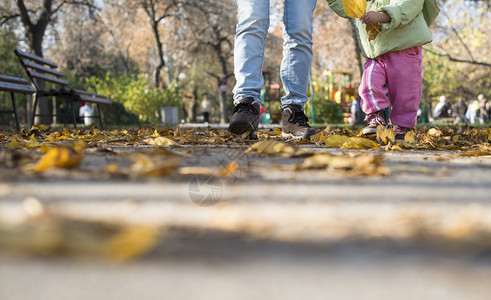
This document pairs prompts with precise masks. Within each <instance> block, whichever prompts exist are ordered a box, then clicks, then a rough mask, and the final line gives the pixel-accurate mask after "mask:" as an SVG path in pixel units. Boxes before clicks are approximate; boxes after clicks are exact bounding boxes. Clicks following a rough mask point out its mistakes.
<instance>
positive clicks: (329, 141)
mask: <svg viewBox="0 0 491 300" xmlns="http://www.w3.org/2000/svg"><path fill="white" fill-rule="evenodd" d="M348 139H349V137H348V136H346V135H338V134H334V135H331V136H329V137H327V138H326V139H324V144H326V146H327V147H340V146H342V145H343V144H344V143H345V142H346V141H347V140H348Z"/></svg>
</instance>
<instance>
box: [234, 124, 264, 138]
mask: <svg viewBox="0 0 491 300" xmlns="http://www.w3.org/2000/svg"><path fill="white" fill-rule="evenodd" d="M228 131H229V132H231V133H233V134H237V135H240V134H244V133H246V132H248V131H250V134H249V136H248V137H249V139H251V140H257V139H258V137H257V133H256V132H255V131H254V126H253V125H252V124H251V123H250V122H235V123H230V125H229V126H228Z"/></svg>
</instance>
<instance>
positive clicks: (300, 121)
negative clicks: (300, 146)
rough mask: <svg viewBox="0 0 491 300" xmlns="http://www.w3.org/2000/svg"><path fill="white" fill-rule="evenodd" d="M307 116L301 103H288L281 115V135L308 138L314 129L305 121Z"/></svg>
mask: <svg viewBox="0 0 491 300" xmlns="http://www.w3.org/2000/svg"><path fill="white" fill-rule="evenodd" d="M308 121H309V118H307V116H306V115H305V114H304V113H303V109H302V106H301V105H296V104H290V105H288V106H287V107H286V108H285V109H284V110H283V114H282V116H281V124H282V130H281V137H282V138H293V139H306V140H308V139H310V137H311V136H312V135H314V134H315V129H313V128H311V127H310V125H309V124H308V123H307V122H308Z"/></svg>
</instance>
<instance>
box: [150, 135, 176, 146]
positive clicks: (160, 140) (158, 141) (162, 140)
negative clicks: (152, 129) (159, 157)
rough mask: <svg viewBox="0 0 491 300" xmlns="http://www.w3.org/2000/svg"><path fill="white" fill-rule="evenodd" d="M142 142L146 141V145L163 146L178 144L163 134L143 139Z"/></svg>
mask: <svg viewBox="0 0 491 300" xmlns="http://www.w3.org/2000/svg"><path fill="white" fill-rule="evenodd" d="M143 142H144V143H146V144H148V145H152V146H160V147H163V146H177V145H179V144H178V143H176V142H174V141H173V140H171V139H169V138H166V137H163V136H159V137H156V138H148V139H144V140H143Z"/></svg>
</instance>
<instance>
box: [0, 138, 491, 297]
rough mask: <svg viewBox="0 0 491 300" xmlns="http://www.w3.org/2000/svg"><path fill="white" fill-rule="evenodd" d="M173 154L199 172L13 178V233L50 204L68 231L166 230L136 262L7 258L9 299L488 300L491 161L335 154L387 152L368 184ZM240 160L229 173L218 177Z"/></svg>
mask: <svg viewBox="0 0 491 300" xmlns="http://www.w3.org/2000/svg"><path fill="white" fill-rule="evenodd" d="M246 147H247V146H246ZM303 147H304V148H305V149H307V150H308V151H314V152H317V151H326V148H318V147H316V146H315V145H305V146H303ZM149 149H150V148H148V147H147V148H145V147H133V148H131V147H126V148H120V149H118V148H117V147H115V148H112V149H111V150H112V151H115V152H118V151H126V152H130V153H135V152H141V151H147V150H149ZM173 150H174V151H176V152H178V153H179V154H180V159H181V162H180V165H181V166H183V167H186V166H189V167H190V169H187V170H186V169H183V170H182V171H181V172H180V173H179V174H173V175H172V176H164V177H156V178H117V177H113V178H104V176H103V175H100V176H99V177H98V176H97V174H94V173H91V172H92V171H91V170H92V169H94V170H95V169H96V168H95V166H98V165H100V164H110V163H111V162H112V161H113V160H114V159H115V158H114V157H113V156H111V154H110V153H107V154H101V153H93V154H89V155H88V156H87V157H86V163H84V165H83V167H82V170H81V171H82V172H79V173H76V174H72V173H70V172H69V171H53V172H48V173H47V174H46V176H44V177H40V178H23V177H19V178H3V180H2V181H1V183H0V197H1V199H2V200H1V201H0V220H3V221H4V223H7V224H10V225H12V224H17V223H18V222H21V221H23V220H25V218H26V217H27V216H28V214H29V213H30V214H33V210H34V214H35V213H36V206H35V205H34V208H33V207H32V205H31V204H32V203H41V204H42V205H44V206H43V207H44V209H47V210H49V211H50V212H51V213H54V214H55V215H57V216H58V217H60V216H61V217H62V218H65V219H68V220H75V219H76V220H84V222H87V221H96V222H99V221H102V222H107V223H118V224H119V223H124V224H131V225H132V226H135V225H137V226H141V225H146V226H156V227H157V228H159V231H160V233H161V238H160V239H159V241H158V243H157V246H156V247H154V248H153V250H152V251H151V252H150V253H149V254H147V255H145V256H144V257H142V258H139V259H137V260H135V261H132V262H128V263H124V264H113V263H111V262H108V261H106V260H101V259H100V258H98V257H95V258H94V257H93V256H84V255H82V256H78V255H74V254H73V253H66V254H65V255H61V257H60V256H56V257H52V256H48V257H45V256H33V257H30V258H26V257H25V256H23V255H16V254H15V253H11V252H9V253H7V254H4V255H1V256H0V299H9V300H10V299H12V300H15V299H22V300H26V299H36V300H39V299H50V300H53V299H105V300H107V299H377V300H379V299H391V300H392V299H403V300H404V299H445V300H449V299H450V300H453V299H462V300H464V299H465V300H473V299H476V300H477V299H483V300H484V299H486V300H487V299H490V296H491V286H490V285H489V278H491V255H490V254H491V196H490V195H491V158H490V157H489V156H481V157H461V156H457V155H456V153H453V152H451V151H435V150H429V151H426V150H425V151H415V150H414V151H406V152H394V153H393V152H384V151H382V150H376V151H341V150H339V149H337V150H327V151H328V153H330V154H331V155H334V156H338V155H343V156H346V157H351V158H356V157H358V156H360V155H362V154H366V155H381V157H382V162H381V165H380V166H381V167H383V168H386V169H387V170H388V172H385V174H386V175H385V176H383V175H376V174H374V175H369V176H357V174H356V173H353V172H352V171H351V170H350V169H349V168H347V169H346V168H344V169H343V168H340V169H338V168H334V169H333V168H330V169H325V168H324V169H302V167H301V166H302V163H304V161H305V158H304V157H288V156H281V155H273V156H268V155H264V154H259V153H257V152H249V153H248V154H247V155H242V154H240V153H242V151H243V150H244V149H242V148H229V147H226V146H220V145H216V146H214V147H209V146H206V147H205V146H202V147H201V146H193V147H191V146H189V147H179V148H176V149H173ZM236 159H237V161H238V166H237V168H236V169H235V170H234V172H232V174H231V175H229V176H226V177H220V176H213V174H214V173H213V170H216V169H217V168H220V167H221V166H227V165H228V164H229V163H230V162H232V161H234V160H236ZM196 167H199V168H200V169H199V170H196V169H192V168H196ZM389 173H390V175H388V174H389ZM196 174H199V175H196ZM204 199H207V200H206V201H202V200H204ZM200 201H201V202H200ZM30 205H31V206H30ZM38 209H39V208H38ZM0 236H1V235H0ZM81 243H82V244H83V243H84V242H83V241H81Z"/></svg>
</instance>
